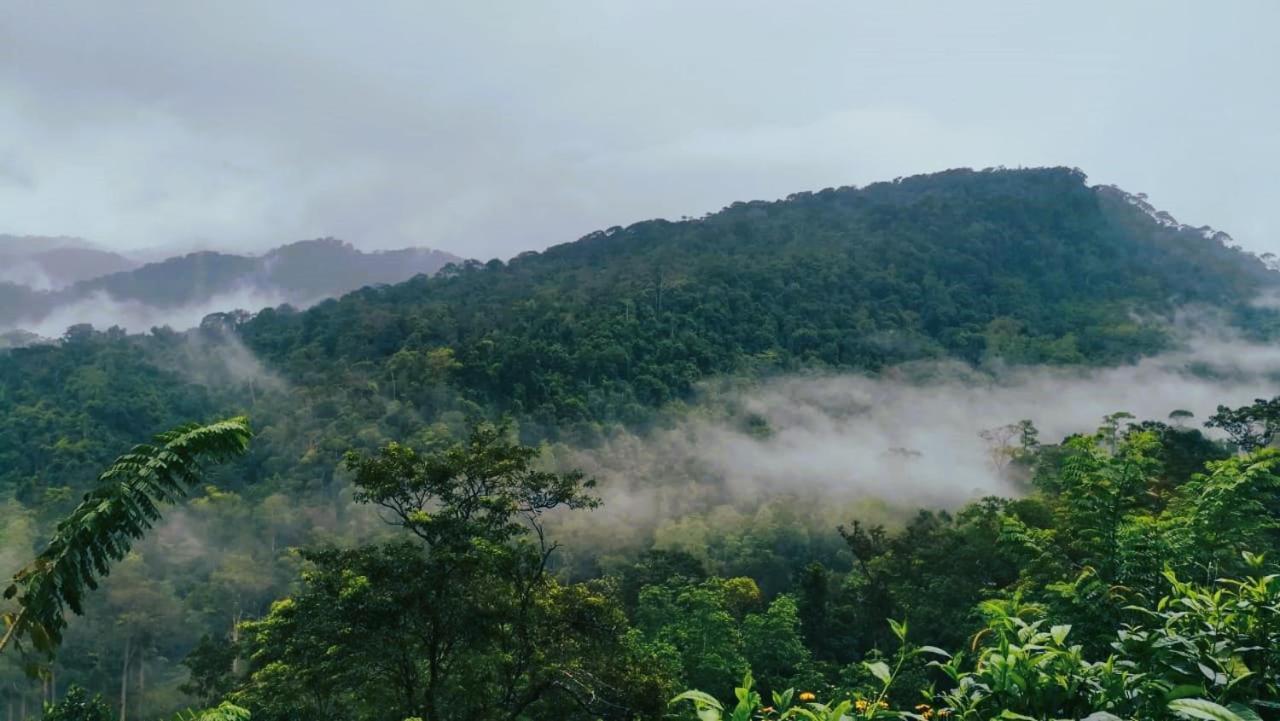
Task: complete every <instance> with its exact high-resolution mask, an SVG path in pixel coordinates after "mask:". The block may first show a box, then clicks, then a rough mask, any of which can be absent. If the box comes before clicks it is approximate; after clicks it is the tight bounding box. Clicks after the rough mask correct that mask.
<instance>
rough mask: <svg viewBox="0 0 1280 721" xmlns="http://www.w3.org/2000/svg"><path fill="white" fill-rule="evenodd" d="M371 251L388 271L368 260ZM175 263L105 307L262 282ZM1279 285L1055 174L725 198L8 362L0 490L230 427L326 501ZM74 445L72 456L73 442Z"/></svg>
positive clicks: (237, 266)
mask: <svg viewBox="0 0 1280 721" xmlns="http://www.w3.org/2000/svg"><path fill="white" fill-rule="evenodd" d="M309 247H310V246H305V245H304V246H290V248H291V250H286V251H280V254H279V255H271V256H268V257H269V258H278V259H279V263H278V264H277V265H275V266H274V267H271V269H270V271H269V272H270V273H271V277H272V278H276V279H279V281H278V282H279V284H280V285H281V286H282V287H287V288H294V289H297V288H299V287H301V285H300V284H301V280H292V279H291V276H290V275H289V274H290V273H302V267H303V265H302V264H300V263H295V262H294V259H295V258H296V255H297V253H296V251H298V250H299V249H300V248H309ZM320 247H322V248H325V249H326V250H328V251H330V252H331V253H333V254H334V255H336V256H337V257H345V255H344V254H346V253H349V251H348V250H346V249H344V247H343V246H340V245H338V244H335V243H324V244H321V245H320ZM384 257H385V258H391V257H394V256H383V255H375V256H374V258H377V259H382V258H384ZM173 263H174V265H173V266H172V268H173V269H174V270H175V273H177V272H179V271H180V272H181V274H180V277H182V278H183V281H182V282H174V281H171V279H170V277H169V276H166V275H164V274H163V273H162V272H161V271H162V270H164V269H165V268H166V267H168V266H163V265H153V266H148V267H146V268H143V269H140V270H139V271H136V272H135V273H133V274H127V275H124V276H111V277H109V278H107V279H104V280H103V281H102V283H103V284H104V285H102V286H99V287H111V288H113V289H115V291H117V292H120V293H124V294H128V293H143V292H148V293H155V294H157V296H158V297H165V298H169V299H171V300H173V301H174V302H177V301H178V300H180V299H182V298H186V297H189V294H190V293H192V292H193V291H192V288H193V286H194V287H206V288H208V287H213V286H219V285H220V284H224V283H226V282H228V280H227V279H229V278H233V277H243V274H242V273H243V271H244V270H245V269H248V268H262V267H263V264H260V263H258V262H257V261H254V260H253V259H243V258H240V259H236V258H234V257H224V256H211V255H194V256H186V257H185V258H183V259H179V260H178V261H173ZM228 268H230V269H232V270H231V271H228V270H227V269H228ZM304 275H305V274H304ZM304 275H299V276H297V277H298V278H302V277H304ZM305 277H307V278H320V279H323V278H324V276H323V275H317V276H310V275H305ZM1277 277H1278V276H1277V274H1275V273H1272V272H1270V271H1268V270H1266V269H1265V268H1264V267H1263V265H1262V264H1261V262H1260V261H1258V260H1257V259H1256V258H1254V257H1253V256H1251V255H1248V254H1245V253H1242V252H1240V251H1238V250H1234V249H1232V248H1230V247H1228V246H1226V245H1224V244H1223V242H1221V238H1218V237H1214V236H1213V235H1212V234H1210V233H1206V232H1205V231H1204V230H1203V229H1193V228H1187V227H1183V226H1179V225H1177V224H1174V223H1171V222H1170V221H1168V220H1167V219H1163V218H1161V217H1157V215H1156V214H1154V213H1153V212H1152V211H1151V210H1150V209H1149V208H1147V207H1145V205H1144V204H1143V203H1142V202H1141V201H1140V200H1139V199H1137V198H1134V197H1132V196H1128V195H1126V194H1124V193H1122V192H1121V191H1118V190H1116V189H1114V188H1107V187H1100V188H1094V187H1089V186H1088V185H1087V184H1086V182H1085V178H1084V176H1083V175H1082V174H1080V173H1079V172H1077V171H1072V170H1066V169H1043V170H1018V171H1013V170H1009V171H1006V170H999V171H986V172H974V171H968V170H958V171H951V172H947V173H941V174H937V175H930V176H921V177H916V178H907V179H904V180H901V181H897V182H893V183H881V184H876V185H872V186H868V187H866V188H862V189H855V188H845V189H840V190H825V191H821V192H817V193H802V194H798V195H794V196H791V197H790V198H788V199H786V200H781V201H776V202H753V203H738V204H735V205H733V206H731V207H729V208H726V209H725V210H723V211H721V212H719V213H715V214H711V215H709V216H707V217H705V218H703V219H701V220H693V221H685V222H680V223H673V222H668V221H661V220H657V221H646V222H642V223H637V224H635V225H632V226H630V227H628V228H625V229H624V228H611V229H609V230H606V231H602V232H598V233H593V234H591V235H589V236H587V237H585V238H582V239H580V240H578V241H576V242H573V243H568V244H565V245H560V246H557V247H554V248H551V249H549V250H547V251H546V252H543V253H526V254H523V255H521V256H519V257H517V258H515V259H513V260H512V261H511V262H509V263H502V262H499V261H490V262H489V263H487V264H481V263H478V262H475V261H468V262H466V263H462V264H459V265H456V266H453V268H452V269H451V270H449V271H448V272H446V273H442V274H440V275H438V276H436V277H433V278H428V277H425V276H419V277H417V278H414V279H412V280H409V281H407V282H404V283H401V284H398V285H389V286H383V287H373V288H365V289H363V290H360V291H357V292H355V293H351V294H349V295H347V296H344V297H343V298H341V299H340V300H329V301H325V302H323V303H320V304H319V305H317V306H315V307H313V308H310V309H308V310H306V311H301V312H298V311H291V310H289V309H287V308H286V309H271V308H268V309H266V310H263V311H261V312H259V313H258V314H257V315H256V316H252V317H248V316H245V315H235V316H227V317H225V318H223V319H221V321H220V322H218V323H216V324H214V326H216V327H214V328H211V329H207V330H205V331H201V332H195V333H188V334H186V335H181V334H172V333H166V334H159V335H145V336H141V335H140V336H129V337H126V336H124V335H122V334H117V335H110V334H103V333H97V334H94V333H89V332H84V331H83V330H82V331H81V332H78V333H77V334H76V335H75V336H74V337H68V338H67V339H66V340H65V341H64V342H63V343H62V346H61V347H40V348H32V349H29V350H19V351H13V352H10V353H7V354H5V355H0V402H4V407H6V408H9V409H11V410H9V411H8V412H6V413H3V414H0V461H4V463H2V464H0V468H4V469H6V470H4V471H0V488H5V487H13V486H14V485H20V484H24V483H35V484H36V485H37V486H38V485H40V484H41V483H43V481H41V480H39V479H40V478H41V477H57V478H64V479H67V480H75V481H76V482H77V483H83V482H87V481H88V480H89V479H88V478H87V477H84V476H83V475H82V474H83V473H85V472H86V470H87V469H89V468H92V467H95V464H98V463H100V462H101V461H102V460H103V457H104V454H105V453H106V452H107V451H106V449H109V448H113V447H118V446H119V445H121V444H126V443H128V442H129V441H130V440H131V439H135V438H138V437H144V436H145V435H147V434H148V433H150V432H151V431H153V430H154V429H156V428H158V427H162V426H164V425H165V424H168V423H172V422H174V421H176V420H181V419H182V418H187V417H192V416H197V417H203V416H207V415H212V414H215V413H219V412H221V411H223V410H227V409H242V410H248V411H250V412H251V413H252V415H254V417H255V418H257V419H258V420H259V423H260V424H264V425H267V426H269V425H271V424H280V427H281V428H287V429H288V430H287V431H285V432H282V433H280V434H274V433H267V434H265V437H264V438H263V439H261V440H260V441H259V443H258V444H257V446H256V449H255V455H256V457H257V461H256V462H255V464H254V465H253V466H251V467H250V468H246V469H244V472H245V473H247V474H248V475H247V476H246V477H244V478H242V479H241V481H240V482H241V483H248V484H252V483H254V482H256V481H257V480H258V479H260V478H263V477H265V476H279V477H282V478H289V479H293V480H294V481H295V482H297V483H300V484H304V485H307V484H311V483H314V482H316V481H317V479H319V480H320V481H324V482H327V480H328V479H330V478H331V477H332V473H333V467H334V464H335V463H336V462H337V459H338V458H339V456H340V455H341V453H342V452H343V451H344V450H346V448H347V447H348V446H349V445H350V444H351V443H352V442H353V439H356V438H361V439H365V440H367V441H368V442H369V443H372V442H373V441H375V440H376V439H378V438H395V437H404V436H407V435H410V434H413V433H416V432H419V431H420V430H422V429H424V428H429V427H431V426H432V424H433V423H435V422H437V421H438V420H439V419H442V418H443V419H453V420H452V421H450V422H451V423H453V424H455V425H456V422H457V420H458V419H460V418H463V417H466V416H468V415H475V414H477V413H480V414H495V413H500V412H506V413H512V414H514V415H515V416H516V417H517V418H519V419H521V424H522V428H523V429H524V432H525V434H526V437H528V438H547V437H574V438H580V439H584V440H589V439H591V438H593V437H597V435H598V434H599V433H600V432H601V431H602V430H603V429H607V428H608V427H609V426H610V425H612V424H615V423H624V424H631V425H642V424H644V423H645V422H646V420H647V419H650V418H651V417H652V413H653V411H654V409H656V408H659V407H661V406H663V405H664V404H666V403H669V402H671V401H675V400H681V399H687V398H689V397H690V394H691V393H692V391H693V389H694V388H695V386H696V385H697V384H698V383H699V382H701V381H703V380H705V379H709V378H713V377H716V376H720V375H746V376H757V377H758V376H763V375H768V374H772V373H779V372H787V371H795V370H800V369H845V370H856V371H872V372H874V371H877V370H879V369H882V368H885V367H888V366H892V365H894V364H898V363H902V362H905V361H910V360H918V359H929V358H957V359H961V360H964V361H968V362H971V363H977V364H982V363H989V362H1001V363H1015V364H1037V363H1052V364H1092V365H1100V364H1115V363H1124V362H1128V361H1132V360H1134V359H1136V358H1138V357H1140V356H1142V355H1145V354H1151V353H1155V352H1157V351H1160V350H1162V349H1164V348H1166V347H1167V346H1168V343H1169V336H1168V332H1167V324H1168V323H1169V322H1170V321H1171V319H1172V316H1173V314H1174V313H1175V311H1177V310H1178V309H1180V308H1183V307H1186V305H1187V304H1192V303H1194V304H1198V305H1200V306H1204V307H1217V308H1220V309H1222V311H1223V312H1224V313H1226V314H1227V315H1228V317H1234V318H1236V320H1237V321H1238V322H1239V323H1240V324H1241V325H1242V326H1243V328H1244V330H1245V331H1247V332H1253V333H1265V332H1269V329H1271V328H1273V327H1274V325H1275V322H1274V316H1275V313H1274V312H1272V311H1266V310H1261V309H1256V308H1252V307H1251V306H1250V305H1249V301H1250V300H1251V299H1252V298H1253V297H1254V296H1255V295H1256V294H1257V293H1258V292H1260V291H1261V290H1264V289H1267V288H1271V287H1274V285H1275V284H1276V278H1277ZM142 279H147V280H148V281H149V282H146V283H144V282H142ZM197 279H198V280H197ZM312 290H314V288H308V289H307V292H311V291H312ZM227 330H229V331H230V335H228V336H223V335H222V333H223V332H224V331H227ZM228 344H231V345H228ZM216 349H229V350H225V352H215V350H216ZM272 388H288V389H290V390H289V392H288V393H278V394H275V395H273V394H272V393H271V392H270V389H272ZM175 399H181V400H180V401H177V400H175ZM36 419H38V420H36ZM71 429H77V430H74V431H72V430H71ZM84 429H93V431H92V433H87V435H86V430H84ZM69 432H70V433H71V437H74V438H78V439H80V440H77V441H76V443H77V444H81V445H78V446H76V448H77V450H76V452H68V451H65V450H64V447H63V446H62V445H61V441H60V439H63V438H66V437H68V436H67V434H68V433H69ZM362 442H363V441H362ZM89 449H93V450H89ZM299 458H303V459H305V462H303V463H300V464H299V463H296V462H295V461H296V460H297V459H299Z"/></svg>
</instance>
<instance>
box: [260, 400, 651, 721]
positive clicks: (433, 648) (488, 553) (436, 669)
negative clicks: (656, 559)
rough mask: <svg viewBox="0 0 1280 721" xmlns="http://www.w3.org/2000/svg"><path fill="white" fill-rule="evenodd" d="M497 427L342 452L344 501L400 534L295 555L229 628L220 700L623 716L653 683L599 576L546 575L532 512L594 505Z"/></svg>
mask: <svg viewBox="0 0 1280 721" xmlns="http://www.w3.org/2000/svg"><path fill="white" fill-rule="evenodd" d="M507 436H508V432H507V429H506V428H505V427H503V426H493V425H490V424H480V425H478V426H476V427H475V428H474V429H473V431H472V433H471V434H470V436H469V438H468V440H467V441H466V442H464V443H458V444H453V445H450V446H448V447H446V448H443V449H441V450H438V451H435V452H431V453H427V454H419V453H417V452H414V451H412V450H410V449H408V448H406V447H404V446H400V445H396V444H391V445H388V446H386V447H385V448H383V449H382V450H381V451H379V452H378V453H377V454H376V455H374V456H371V457H365V456H360V455H357V454H351V455H349V456H348V461H347V463H348V466H349V467H350V468H351V470H352V471H353V472H354V474H355V485H356V487H357V489H359V490H358V495H357V498H359V499H360V500H362V501H364V502H367V503H372V504H377V505H379V506H381V507H382V508H384V509H386V510H388V511H389V512H390V513H391V517H392V520H393V522H394V523H395V524H396V525H399V526H401V527H402V528H403V529H404V530H406V531H408V532H409V533H410V534H411V535H413V536H415V537H416V540H415V541H400V542H395V543H389V544H385V545H382V546H367V547H362V548H356V549H349V550H348V549H336V548H330V549H321V550H313V551H307V552H304V554H303V556H304V558H305V559H306V560H307V562H308V565H307V570H306V572H305V573H304V576H303V583H302V586H301V588H300V589H299V591H298V592H297V593H295V594H294V595H293V596H292V597H291V598H288V599H285V600H282V601H278V602H276V603H275V604H274V605H273V606H272V608H271V611H270V613H269V614H267V616H266V617H265V618H263V619H261V620H257V621H251V622H247V623H245V624H244V625H243V631H244V633H245V635H246V645H247V649H248V652H249V658H250V661H251V664H252V668H251V669H250V674H249V678H248V680H247V682H246V683H245V684H244V687H243V688H242V689H241V690H240V691H239V692H238V693H237V694H236V697H237V698H240V699H242V700H243V701H244V702H245V703H246V704H247V705H248V706H249V707H250V708H251V709H253V710H254V713H255V718H259V719H262V718H266V719H274V718H280V719H285V718H288V719H295V718H307V719H311V718H314V719H336V718H352V719H387V720H388V721H392V720H394V721H399V719H403V718H405V717H409V716H422V717H424V718H431V719H452V718H458V719H461V718H476V717H480V718H497V717H504V718H506V717H512V718H514V717H519V716H522V715H524V714H529V713H534V712H535V711H537V710H538V709H544V707H552V708H553V707H556V706H557V705H565V704H572V705H577V706H580V707H581V708H582V710H583V711H584V712H587V713H594V714H599V715H608V716H610V717H619V716H623V717H625V716H626V715H628V714H630V713H635V712H636V711H637V707H638V706H643V704H644V703H645V701H644V697H643V696H642V695H641V694H645V693H652V692H653V691H654V689H655V688H656V689H666V688H667V686H668V683H667V682H666V681H665V680H663V679H662V678H660V677H657V678H655V677H654V676H653V675H652V674H653V670H652V668H646V667H649V666H651V664H652V661H651V659H649V658H648V657H647V656H646V655H644V654H645V651H644V650H643V648H642V647H640V646H638V645H637V644H635V643H634V641H633V639H630V638H628V636H627V635H626V631H627V623H626V618H625V616H624V615H623V613H622V610H621V608H620V606H619V605H618V604H617V603H616V601H615V600H614V598H613V590H612V588H610V587H609V586H607V585H601V584H564V583H561V582H559V581H557V580H556V579H555V578H554V577H552V576H551V575H550V574H549V573H548V572H547V562H548V560H549V558H550V556H551V554H552V552H553V550H554V546H553V545H549V544H548V543H547V542H546V539H545V535H544V532H543V528H542V525H541V517H542V515H543V514H544V513H546V512H548V511H552V510H555V509H572V508H588V507H591V506H593V505H595V503H596V501H595V500H594V499H593V498H592V497H591V496H589V495H587V493H586V489H587V488H588V487H589V485H590V484H589V482H586V481H584V480H583V479H582V477H581V475H580V474H553V473H546V472H542V471H538V470H536V469H535V468H533V465H532V464H533V462H534V460H535V459H536V456H537V453H536V451H535V450H534V449H532V448H528V447H525V446H521V445H519V444H515V443H512V442H510V441H509V440H508V439H507ZM653 665H654V666H656V667H658V668H660V667H661V666H660V664H653ZM544 710H545V709H544Z"/></svg>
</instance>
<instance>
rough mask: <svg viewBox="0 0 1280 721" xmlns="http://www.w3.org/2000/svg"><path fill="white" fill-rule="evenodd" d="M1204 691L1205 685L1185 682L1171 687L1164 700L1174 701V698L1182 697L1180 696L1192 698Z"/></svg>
mask: <svg viewBox="0 0 1280 721" xmlns="http://www.w3.org/2000/svg"><path fill="white" fill-rule="evenodd" d="M1203 693H1204V687H1203V686H1196V685H1193V684H1189V683H1184V684H1182V685H1180V686H1174V687H1173V688H1171V689H1169V691H1168V692H1167V693H1165V695H1164V700H1165V701H1173V700H1174V699H1180V698H1192V697H1193V696H1199V695H1201V694H1203Z"/></svg>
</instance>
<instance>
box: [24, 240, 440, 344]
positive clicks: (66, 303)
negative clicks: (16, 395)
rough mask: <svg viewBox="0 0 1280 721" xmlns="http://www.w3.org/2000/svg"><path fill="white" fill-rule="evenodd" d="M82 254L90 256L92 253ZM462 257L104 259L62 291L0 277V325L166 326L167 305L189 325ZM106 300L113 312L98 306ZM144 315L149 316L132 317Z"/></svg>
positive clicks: (317, 254) (343, 252)
mask: <svg viewBox="0 0 1280 721" xmlns="http://www.w3.org/2000/svg"><path fill="white" fill-rule="evenodd" d="M92 252H97V251H90V250H86V249H82V248H63V249H56V250H50V251H45V252H44V253H43V254H42V255H40V256H39V257H46V256H47V255H48V254H51V253H56V254H66V253H92ZM59 257H60V256H59ZM79 258H80V259H81V260H86V261H87V259H88V258H89V256H87V255H85V256H79ZM457 260H459V259H458V258H457V257H456V256H453V255H450V254H448V253H445V252H442V251H436V250H427V249H419V248H408V249H404V250H393V251H376V252H372V253H365V252H362V251H359V250H357V249H355V248H354V247H352V246H351V245H350V244H348V243H344V242H342V241H338V240H334V239H332V238H325V239H320V240H310V241H302V242H298V243H292V244H289V245H286V246H283V247H280V248H276V249H275V250H272V251H270V252H268V253H266V254H265V255H261V256H246V255H233V254H228V253H217V252H199V253H191V254H188V255H184V256H181V257H176V258H170V259H167V260H164V261H162V262H158V263H148V264H146V265H143V266H141V267H136V268H133V267H130V268H128V269H124V270H119V271H118V272H109V269H110V267H111V264H110V263H105V262H104V263H103V264H102V265H101V268H103V269H104V270H107V271H108V272H104V273H99V274H97V275H95V276H94V277H92V278H90V279H84V280H80V281H79V282H76V283H74V284H72V285H70V286H69V287H66V288H62V289H59V290H39V289H33V288H24V287H21V286H17V285H15V284H13V283H8V284H2V283H0V297H3V298H4V299H5V300H6V301H7V302H6V303H4V304H3V305H0V308H2V309H3V310H0V327H6V326H7V327H42V324H43V325H49V324H50V323H53V324H54V325H56V326H58V327H55V328H51V329H49V330H51V331H52V332H54V333H60V332H61V330H62V328H65V327H66V326H67V325H70V324H72V323H76V322H82V321H91V322H96V323H99V324H102V325H112V324H116V323H118V324H120V325H126V326H128V327H131V328H133V329H135V330H142V329H144V328H146V327H148V326H149V325H151V324H156V323H161V324H162V323H163V322H164V321H165V320H166V315H165V313H164V312H165V311H172V310H177V309H194V311H195V313H196V315H194V316H193V315H192V314H190V313H187V314H181V315H179V316H177V317H179V318H185V319H186V320H185V321H178V322H175V323H173V324H174V325H182V326H183V327H189V326H190V325H194V322H195V321H198V320H199V315H200V314H202V313H203V312H207V311H210V310H214V309H217V308H219V307H221V304H225V303H243V304H248V305H250V307H253V308H255V309H256V308H257V307H261V306H262V305H274V304H279V303H291V304H294V305H308V304H311V303H314V302H315V301H317V300H320V299H322V298H326V297H331V296H336V295H341V294H342V293H345V292H348V291H351V290H354V289H356V288H359V287H362V286H365V285H371V284H382V283H394V282H399V281H403V280H406V279H408V278H411V277H413V276H414V275H416V274H419V273H424V274H431V273H434V272H436V271H437V270H439V269H440V268H441V267H443V266H444V265H446V264H448V263H451V262H455V261H457ZM63 267H68V266H63ZM104 304H109V308H110V310H109V311H108V312H106V313H105V314H104V313H101V312H96V311H100V310H101V308H102V307H103V305H104ZM255 304H256V305H255ZM83 306H88V307H83ZM111 312H117V313H119V314H120V315H121V317H120V319H119V320H113V319H112V317H111ZM138 317H141V318H144V319H146V320H148V321H151V322H147V323H139V322H136V321H135V322H132V323H131V322H130V318H138Z"/></svg>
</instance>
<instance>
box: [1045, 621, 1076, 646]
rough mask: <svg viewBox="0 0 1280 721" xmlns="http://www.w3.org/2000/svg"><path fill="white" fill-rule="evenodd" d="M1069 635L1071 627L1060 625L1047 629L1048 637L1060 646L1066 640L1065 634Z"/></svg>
mask: <svg viewBox="0 0 1280 721" xmlns="http://www.w3.org/2000/svg"><path fill="white" fill-rule="evenodd" d="M1069 633H1071V626H1070V625H1068V624H1062V625H1060V626H1054V627H1053V628H1051V629H1049V635H1050V636H1053V642H1054V643H1056V644H1058V645H1059V646H1061V645H1062V644H1063V643H1065V642H1066V640H1067V634H1069Z"/></svg>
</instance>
